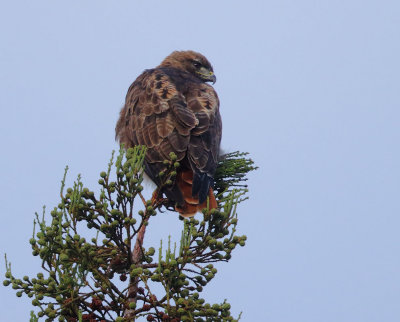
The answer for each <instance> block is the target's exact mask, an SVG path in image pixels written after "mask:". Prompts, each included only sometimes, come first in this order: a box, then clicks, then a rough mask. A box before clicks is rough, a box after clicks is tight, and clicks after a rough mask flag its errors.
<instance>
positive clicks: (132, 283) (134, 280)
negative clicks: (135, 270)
mask: <svg viewBox="0 0 400 322" xmlns="http://www.w3.org/2000/svg"><path fill="white" fill-rule="evenodd" d="M143 220H146V219H143ZM145 232H146V225H145V224H143V225H142V227H140V229H139V231H138V233H137V236H136V243H135V247H134V248H133V252H132V257H131V260H132V263H133V264H138V263H140V259H141V257H142V253H143V252H142V246H143V239H144V233H145ZM138 284H139V277H130V280H129V287H128V295H127V304H128V308H127V309H126V310H125V312H124V317H125V318H126V319H129V320H132V321H134V320H135V315H134V314H135V310H134V309H130V308H129V304H130V303H136V301H137V293H138V289H139V287H138Z"/></svg>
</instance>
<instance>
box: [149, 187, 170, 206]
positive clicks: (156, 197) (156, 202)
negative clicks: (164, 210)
mask: <svg viewBox="0 0 400 322" xmlns="http://www.w3.org/2000/svg"><path fill="white" fill-rule="evenodd" d="M167 203H168V199H166V198H163V197H162V193H161V191H160V188H157V189H156V190H154V192H153V195H152V197H151V204H152V205H153V207H154V208H157V207H158V206H162V205H164V204H167Z"/></svg>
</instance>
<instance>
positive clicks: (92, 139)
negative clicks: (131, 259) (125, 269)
mask: <svg viewBox="0 0 400 322" xmlns="http://www.w3.org/2000/svg"><path fill="white" fill-rule="evenodd" d="M399 17H400V5H399V2H398V1H368V0H367V1H366V0H363V1H361V0H360V1H355V0H347V1H308V0H307V1H295V0H292V1H287V0H279V1H261V0H260V1H240V2H239V1H222V0H218V1H140V2H139V1H134V0H130V1H112V2H111V1H100V0H96V1H93V0H91V1H43V0H36V1H28V0H26V1H21V0H15V1H2V2H1V3H0V30H1V31H0V35H1V39H0V46H1V48H0V106H1V119H2V120H1V127H0V137H1V143H0V144H1V146H0V148H1V158H0V178H1V180H0V192H1V194H0V196H1V197H0V198H1V202H0V215H1V225H0V252H1V256H3V254H4V252H7V255H8V258H9V260H10V261H11V262H12V265H13V273H14V274H15V275H16V276H21V277H22V276H23V275H33V274H36V272H38V271H40V264H41V263H40V260H39V259H38V258H36V257H32V256H31V248H30V245H29V243H28V240H29V238H30V237H31V235H32V222H33V218H34V212H35V211H38V212H40V211H41V208H42V205H44V204H45V205H47V207H48V209H51V208H52V207H54V206H55V205H57V203H58V193H59V187H60V180H61V177H62V175H63V171H64V167H65V165H67V164H68V165H69V167H70V173H69V176H68V183H69V184H71V183H72V182H73V180H74V179H75V178H76V175H77V174H78V173H82V176H83V181H84V183H85V185H86V186H88V187H90V188H92V189H97V179H98V174H99V173H100V171H102V170H104V169H105V167H106V164H107V163H108V160H109V157H110V154H111V151H112V150H113V149H116V148H117V144H116V143H115V141H114V127H115V122H116V120H117V116H118V112H119V110H120V108H121V106H122V104H123V102H124V98H125V94H126V90H127V88H128V87H129V85H130V84H131V82H132V81H133V80H134V79H135V78H136V77H137V76H138V75H139V74H140V73H141V72H142V71H143V70H144V69H146V68H151V67H154V66H156V65H158V64H159V63H160V62H161V60H162V59H163V58H164V57H165V56H167V55H168V54H169V53H170V52H172V51H173V50H177V49H178V50H182V49H192V50H196V51H199V52H201V53H203V54H204V55H205V56H206V57H207V58H208V59H209V60H210V61H211V62H212V64H213V65H214V70H215V73H216V75H217V78H218V81H217V83H216V84H215V89H216V90H217V92H218V94H219V97H220V100H221V113H222V118H223V140H222V145H223V147H224V149H225V150H228V151H234V150H241V151H248V152H250V153H251V156H252V158H253V159H254V160H255V161H256V163H257V165H258V166H259V167H260V169H259V170H258V171H257V172H256V173H254V174H252V175H251V176H250V181H249V186H250V200H248V201H247V202H245V203H243V204H242V205H241V206H240V208H239V233H241V234H246V235H247V236H248V243H247V245H246V247H244V248H239V249H237V250H236V251H235V252H234V253H233V258H232V260H231V262H230V263H229V264H222V265H219V266H218V269H219V273H218V274H217V277H216V278H215V280H213V281H212V283H210V285H209V286H207V288H206V289H205V290H206V291H205V292H204V296H205V298H206V299H207V300H208V301H209V302H211V303H214V302H221V301H223V299H224V298H227V300H228V301H229V302H230V303H231V304H232V312H233V313H234V315H236V316H237V315H238V314H239V312H240V311H243V316H242V317H243V319H242V321H246V322H247V321H274V322H293V321H296V322H303V321H304V322H320V321H324V322H337V321H345V322H347V321H348V322H354V321H360V322H361V321H362V322H373V321H374V322H381V321H398V319H399V316H400V306H399V303H400V274H399V268H400V259H399V256H400V233H399V229H400V216H399V215H400V198H399V197H400V196H399V191H400V190H399V188H400V171H399V164H400V153H399V139H400V127H399V125H400V124H399V123H400V111H399V108H400V77H399V75H400V63H399V60H400V18H399ZM180 229H181V222H180V221H179V220H178V219H177V216H176V215H175V214H163V215H160V216H157V217H156V218H154V219H153V218H152V222H150V228H149V230H148V231H149V232H150V231H151V233H150V234H149V235H148V236H147V237H146V239H147V241H146V242H147V243H148V245H158V243H159V240H160V238H164V239H165V238H166V237H167V236H168V234H172V235H173V236H179V232H180ZM177 238H179V237H177ZM1 261H2V260H1ZM0 274H1V277H2V278H3V276H4V264H3V263H1V265H0ZM0 297H1V301H0V307H1V320H2V321H27V320H28V317H29V312H30V310H31V309H32V306H31V304H30V299H28V298H27V297H23V298H22V299H18V298H17V297H16V296H15V292H14V291H13V290H12V289H10V288H5V287H3V286H1V287H0Z"/></svg>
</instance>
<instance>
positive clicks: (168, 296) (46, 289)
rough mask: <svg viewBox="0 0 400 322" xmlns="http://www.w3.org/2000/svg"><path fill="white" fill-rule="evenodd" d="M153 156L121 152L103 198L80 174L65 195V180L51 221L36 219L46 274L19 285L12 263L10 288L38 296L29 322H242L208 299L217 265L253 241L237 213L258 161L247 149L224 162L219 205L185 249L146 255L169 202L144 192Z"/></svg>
mask: <svg viewBox="0 0 400 322" xmlns="http://www.w3.org/2000/svg"><path fill="white" fill-rule="evenodd" d="M145 153H146V150H145V148H142V147H135V148H134V149H128V150H127V151H126V152H125V151H124V150H121V151H120V154H119V155H118V156H117V158H116V159H115V161H114V158H112V159H111V161H110V163H109V165H108V169H107V171H105V172H102V173H101V174H100V177H101V178H100V179H99V184H100V192H99V193H98V194H96V193H95V192H94V191H92V190H90V189H88V188H86V187H84V186H83V183H82V182H81V178H80V176H78V178H77V180H76V181H75V182H74V184H73V186H72V187H71V188H68V189H65V175H64V179H63V180H62V187H61V193H60V195H61V201H60V203H59V204H58V206H57V207H55V208H54V209H53V210H52V211H51V212H50V214H51V216H49V217H47V216H45V212H44V210H43V215H42V216H39V215H38V214H36V219H35V221H34V231H33V236H32V238H31V239H30V240H29V242H30V244H31V247H32V250H33V252H32V254H33V255H34V256H38V257H40V259H41V262H42V271H41V272H39V273H38V274H37V276H36V277H32V278H31V277H28V276H24V277H23V278H22V279H19V278H17V277H15V276H14V275H13V274H12V271H11V264H10V263H8V262H7V260H6V270H7V271H6V279H5V280H4V282H3V284H4V285H5V286H8V285H11V286H12V288H13V289H14V290H16V292H17V293H16V294H17V296H18V297H20V296H22V295H23V294H25V295H26V296H28V297H30V298H31V299H32V305H33V306H34V307H36V309H35V311H36V312H33V311H32V313H31V321H37V320H38V319H39V318H40V317H43V318H46V319H47V320H49V321H52V320H55V319H58V320H59V321H133V320H135V319H136V318H138V317H145V318H146V319H147V321H234V318H233V317H232V316H231V312H230V304H229V303H227V302H226V301H223V302H222V303H219V304H209V303H207V302H206V301H205V300H204V299H203V298H202V297H201V296H200V294H201V292H202V291H203V288H204V287H205V286H206V285H207V284H208V283H209V282H210V281H211V280H212V279H213V277H214V276H215V274H216V273H217V269H216V268H215V267H214V263H216V262H223V261H225V262H227V261H228V260H229V259H230V258H231V255H232V251H233V250H234V249H235V248H236V246H237V245H240V246H244V244H245V241H246V236H239V235H236V226H237V223H238V219H237V212H236V210H237V205H238V203H240V202H241V201H243V200H244V199H246V197H245V193H246V191H247V190H246V187H245V186H244V185H243V181H244V180H246V179H245V175H246V174H247V173H248V172H249V171H252V170H254V169H255V167H254V166H253V162H252V161H251V160H250V159H246V156H245V154H241V153H231V154H228V155H226V156H225V158H222V159H221V161H220V163H219V168H218V170H217V175H216V184H215V190H216V192H217V199H218V203H219V207H220V208H219V209H218V210H217V209H214V210H211V211H209V210H207V209H204V210H203V214H198V215H197V216H196V217H195V218H191V219H190V220H187V219H185V220H184V222H183V231H182V235H181V239H180V242H179V243H178V245H177V243H174V245H171V242H168V244H167V245H165V243H164V245H163V244H162V243H161V244H160V245H157V246H156V247H149V248H147V249H145V248H144V247H143V238H144V232H145V229H146V227H147V228H148V229H150V228H149V227H151V225H150V224H151V217H152V216H155V215H156V214H157V213H159V210H160V208H161V207H162V206H163V204H162V203H159V202H158V201H159V200H161V199H160V198H153V201H152V200H148V201H147V200H146V198H145V197H144V195H143V194H142V193H143V186H142V181H143V169H142V167H143V159H144V155H145ZM172 159H173V158H172ZM167 162H170V163H171V167H169V169H170V170H169V172H168V173H165V178H166V179H165V184H168V183H169V181H168V180H173V175H174V173H173V172H174V164H175V162H174V161H173V160H170V161H167ZM175 165H176V164H175ZM66 172H67V170H66ZM66 172H65V174H66ZM45 217H47V218H45ZM168 240H170V239H168ZM157 284H158V285H157ZM160 286H161V287H160Z"/></svg>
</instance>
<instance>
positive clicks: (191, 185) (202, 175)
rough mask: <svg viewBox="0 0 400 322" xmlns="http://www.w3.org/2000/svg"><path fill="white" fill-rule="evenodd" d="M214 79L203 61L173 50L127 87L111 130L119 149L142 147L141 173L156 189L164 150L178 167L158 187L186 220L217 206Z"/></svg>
mask: <svg viewBox="0 0 400 322" xmlns="http://www.w3.org/2000/svg"><path fill="white" fill-rule="evenodd" d="M215 81H216V77H215V75H214V72H213V68H212V66H211V64H210V63H209V61H208V60H207V59H206V58H205V57H204V56H203V55H201V54H199V53H196V52H194V51H174V52H173V53H172V54H171V55H169V56H168V57H167V58H165V59H164V61H163V62H162V63H161V64H160V65H159V66H157V67H156V68H153V69H147V70H145V71H144V72H143V73H142V74H141V75H140V76H139V77H138V78H137V79H136V80H135V81H134V82H133V84H132V85H131V86H130V87H129V89H128V93H127V95H126V100H125V106H124V107H123V108H122V110H121V112H120V116H119V120H118V122H117V126H116V129H115V130H116V138H117V140H119V142H120V143H121V144H124V146H125V148H129V147H133V146H135V145H146V146H147V148H148V149H147V153H146V157H145V173H146V174H147V175H148V176H149V177H150V178H151V179H152V180H153V181H154V183H155V184H156V185H157V186H160V182H161V181H160V177H159V173H160V172H161V171H165V169H166V166H165V165H164V163H163V161H164V160H166V159H170V152H174V153H175V154H176V155H177V161H179V163H180V167H179V168H178V170H177V175H176V180H175V182H174V183H173V184H172V186H170V187H169V188H163V191H162V193H164V194H165V195H166V197H167V198H168V200H169V201H170V202H171V204H172V205H174V206H175V210H176V211H178V212H179V214H180V215H181V216H184V217H190V216H193V215H194V214H195V213H196V212H198V211H201V210H202V209H203V208H206V207H207V197H209V206H210V209H212V208H217V202H216V200H215V196H214V193H213V189H212V187H213V185H214V178H213V176H214V173H215V169H216V167H217V161H218V155H219V146H220V142H221V130H222V123H221V116H220V114H219V100H218V96H217V93H216V92H215V90H214V88H213V87H212V86H211V85H209V84H207V82H212V83H214V82H215Z"/></svg>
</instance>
